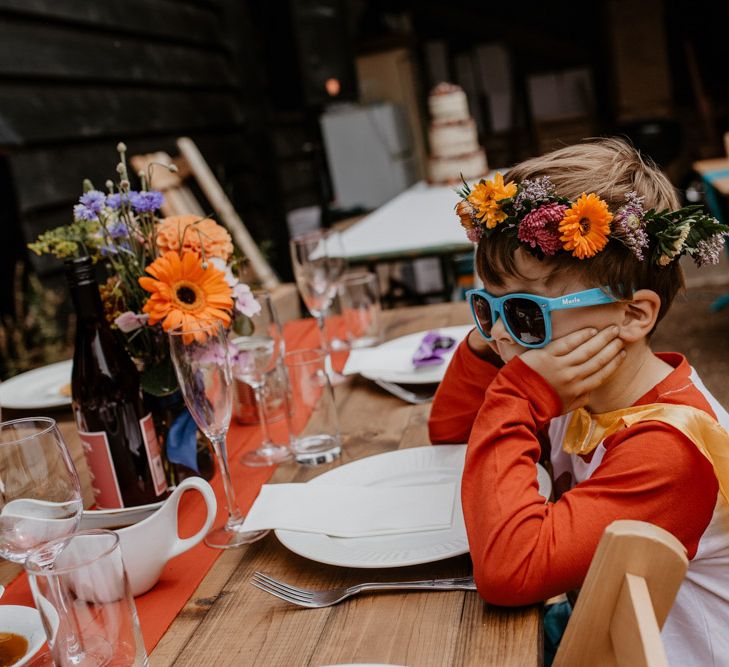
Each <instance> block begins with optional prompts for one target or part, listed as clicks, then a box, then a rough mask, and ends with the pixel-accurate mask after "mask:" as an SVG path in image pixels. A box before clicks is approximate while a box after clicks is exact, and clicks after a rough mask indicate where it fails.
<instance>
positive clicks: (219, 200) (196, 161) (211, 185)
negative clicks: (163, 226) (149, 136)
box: [129, 137, 301, 322]
mask: <svg viewBox="0 0 729 667" xmlns="http://www.w3.org/2000/svg"><path fill="white" fill-rule="evenodd" d="M177 147H178V148H179V150H180V155H178V156H175V157H171V156H169V155H168V154H167V153H165V152H162V151H159V152H156V153H147V154H145V155H134V156H132V157H131V158H130V160H129V161H130V163H131V165H132V168H133V169H134V171H135V172H136V173H139V172H140V171H144V172H145V173H146V171H147V168H148V166H149V165H150V164H151V163H155V162H158V163H162V164H165V165H166V164H174V165H175V166H176V167H177V172H176V173H173V172H170V171H169V170H167V169H164V168H163V167H160V166H157V167H154V168H153V186H154V188H155V189H156V190H159V191H161V192H162V193H163V194H164V203H163V205H162V209H161V210H162V214H163V215H165V216H170V215H186V214H192V215H199V216H201V217H202V216H204V215H207V214H209V213H210V211H205V210H203V207H202V206H201V205H200V203H199V202H198V200H197V199H196V198H195V195H194V194H193V193H192V191H191V190H190V188H188V187H187V185H186V184H185V181H186V179H188V178H190V177H193V178H194V179H195V181H196V182H197V184H198V186H199V187H200V189H201V190H202V192H203V194H204V195H205V197H206V198H207V200H208V202H209V203H210V205H211V206H212V208H213V210H214V212H215V214H216V218H217V221H218V222H219V223H221V224H222V225H223V226H225V228H226V229H227V230H228V232H229V233H230V235H231V236H232V237H233V242H234V243H235V244H236V245H237V246H238V247H239V248H240V249H241V250H242V251H243V253H244V254H245V256H246V258H247V259H248V261H249V263H250V267H251V269H252V271H253V273H254V274H255V277H256V278H257V279H258V280H259V281H260V282H261V284H262V285H263V287H264V288H265V289H267V290H268V291H269V292H271V294H272V297H273V302H274V305H275V306H276V310H277V311H278V314H279V317H280V319H281V322H287V321H289V320H292V319H297V318H299V317H301V306H300V303H299V295H298V291H297V289H296V285H294V284H293V283H282V282H281V281H280V280H279V278H278V276H277V275H276V273H275V272H274V270H273V269H272V268H271V265H270V264H269V263H268V262H267V261H266V258H265V257H264V256H263V254H262V253H261V251H260V250H259V249H258V246H257V245H256V242H255V241H254V240H253V237H252V236H251V235H250V233H249V232H248V230H247V229H246V226H245V225H244V224H243V221H242V220H241V218H240V216H239V215H238V214H237V213H236V211H235V208H234V207H233V204H232V203H231V201H230V199H228V197H227V195H226V194H225V192H224V190H223V188H222V187H221V185H220V183H219V182H218V180H217V179H216V178H215V175H214V174H213V172H212V170H211V169H210V167H209V166H208V164H207V162H206V161H205V158H204V157H203V156H202V154H201V153H200V151H199V150H198V148H197V146H196V145H195V143H194V142H193V141H192V139H189V138H188V137H180V138H179V139H178V140H177Z"/></svg>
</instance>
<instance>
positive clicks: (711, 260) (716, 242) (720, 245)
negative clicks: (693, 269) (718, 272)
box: [693, 232, 729, 266]
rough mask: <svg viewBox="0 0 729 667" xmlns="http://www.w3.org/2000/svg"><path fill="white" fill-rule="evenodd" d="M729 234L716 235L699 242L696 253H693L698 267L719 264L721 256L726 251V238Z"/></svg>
mask: <svg viewBox="0 0 729 667" xmlns="http://www.w3.org/2000/svg"><path fill="white" fill-rule="evenodd" d="M727 236H729V234H725V233H723V232H722V233H720V234H714V236H711V237H710V238H708V239H706V240H702V241H699V242H698V243H697V244H696V251H695V252H694V253H693V259H694V262H696V266H703V265H704V264H718V263H719V255H721V251H722V250H723V249H724V244H725V237H727Z"/></svg>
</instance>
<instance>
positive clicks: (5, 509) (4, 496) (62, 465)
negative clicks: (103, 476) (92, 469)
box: [0, 417, 83, 563]
mask: <svg viewBox="0 0 729 667" xmlns="http://www.w3.org/2000/svg"><path fill="white" fill-rule="evenodd" d="M0 482H1V487H0V491H1V493H0V556H2V557H3V558H7V559H8V560H10V561H13V562H15V563H22V562H24V561H25V559H26V557H27V555H28V553H29V552H30V551H31V550H32V549H34V548H36V547H37V546H39V545H41V544H44V543H46V542H49V541H50V540H53V539H54V538H59V537H65V536H66V535H70V534H71V533H73V532H74V531H75V530H76V529H77V528H78V526H79V523H80V522H81V513H82V512H83V499H82V496H81V484H80V483H79V478H78V473H77V472H76V467H75V466H74V464H73V460H72V459H71V455H70V453H69V451H68V447H67V446H66V443H65V441H64V439H63V436H62V435H61V432H60V431H59V430H58V426H57V425H56V422H55V421H54V420H53V419H50V418H48V417H29V418H25V419H15V420H13V421H8V422H4V423H2V424H0Z"/></svg>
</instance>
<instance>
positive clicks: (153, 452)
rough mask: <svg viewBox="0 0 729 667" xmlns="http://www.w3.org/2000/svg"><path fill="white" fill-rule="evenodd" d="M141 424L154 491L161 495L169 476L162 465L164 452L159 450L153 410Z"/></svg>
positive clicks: (141, 420) (165, 488)
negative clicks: (166, 475)
mask: <svg viewBox="0 0 729 667" xmlns="http://www.w3.org/2000/svg"><path fill="white" fill-rule="evenodd" d="M139 426H140V427H141V429H142V438H143V439H144V447H145V449H146V450H147V459H148V460H149V469H150V470H151V471H152V481H153V482H154V492H155V494H156V495H158V496H159V495H160V494H162V493H164V492H165V491H166V490H167V478H166V477H165V469H164V466H163V465H162V454H161V453H160V450H159V441H158V440H157V432H156V431H155V430H154V420H153V419H152V413H151V412H150V413H149V414H148V415H147V416H146V417H144V418H143V419H140V420H139Z"/></svg>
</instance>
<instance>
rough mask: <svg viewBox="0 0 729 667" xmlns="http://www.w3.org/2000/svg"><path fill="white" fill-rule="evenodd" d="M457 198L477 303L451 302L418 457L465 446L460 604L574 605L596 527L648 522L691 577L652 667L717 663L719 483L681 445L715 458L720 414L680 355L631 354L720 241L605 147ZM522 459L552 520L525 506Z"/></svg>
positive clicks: (722, 585) (645, 350) (722, 598)
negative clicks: (675, 545) (471, 248)
mask: <svg viewBox="0 0 729 667" xmlns="http://www.w3.org/2000/svg"><path fill="white" fill-rule="evenodd" d="M545 177H546V178H545ZM585 193H589V194H585ZM462 196H463V198H464V199H463V201H462V202H460V203H459V205H458V207H457V213H458V215H459V216H460V217H461V222H462V224H463V225H464V227H465V228H466V230H467V232H468V236H469V238H471V240H473V241H476V242H478V248H477V254H476V262H477V268H478V271H479V275H480V276H481V278H482V280H483V282H484V290H473V291H472V292H471V293H470V294H469V301H470V303H471V307H472V311H473V314H474V319H475V321H476V324H477V328H476V329H474V330H473V331H471V332H470V334H469V335H468V337H467V338H466V340H464V341H463V342H462V343H461V344H460V346H459V347H458V349H457V352H456V354H455V355H454V357H453V360H452V361H451V364H450V366H449V368H448V371H447V373H446V376H445V378H444V380H443V382H442V384H441V386H440V388H439V390H438V393H437V394H436V398H435V402H434V404H433V409H432V412H431V416H430V422H429V427H430V437H431V440H432V442H434V443H447V442H454V443H457V442H465V441H467V442H468V452H467V455H466V465H465V470H464V474H463V486H462V503H463V511H464V516H465V520H466V528H467V532H468V539H469V544H470V551H471V557H472V559H473V568H474V576H475V578H476V583H477V586H478V590H479V593H480V594H481V596H482V597H483V598H484V599H485V600H486V601H488V602H491V603H494V604H501V605H522V604H529V603H534V602H537V601H540V600H546V599H547V598H549V597H551V596H554V595H556V594H559V593H563V592H566V591H570V590H573V589H576V588H579V587H580V585H581V584H582V582H583V580H584V578H585V575H586V574H587V570H588V567H589V565H590V561H591V559H592V557H593V555H594V553H595V549H596V547H597V544H598V542H599V540H600V538H601V536H602V533H603V531H604V530H605V528H606V527H607V526H608V525H609V524H610V523H611V522H612V521H615V520H616V519H636V520H641V521H648V522H650V523H653V524H656V525H658V526H660V527H662V528H664V529H666V530H668V531H670V532H671V533H673V534H674V535H675V536H676V537H677V538H678V539H679V540H681V542H682V543H683V544H684V546H685V547H686V550H687V552H688V557H689V559H690V561H691V562H690V566H689V570H688V573H687V575H686V579H685V581H684V583H683V584H682V586H681V589H680V591H679V594H678V596H677V598H676V602H675V604H674V606H673V608H672V611H671V613H670V615H669V617H668V620H667V621H666V624H665V626H664V629H663V639H664V643H665V645H666V649H667V653H668V656H669V659H670V661H671V664H676V665H701V666H702V667H704V666H706V665H726V664H729V631H728V630H727V629H728V628H729V504H728V503H727V499H726V498H725V497H724V495H722V492H721V490H720V486H719V481H722V484H723V488H724V490H725V491H726V490H727V489H729V480H721V479H720V480H717V475H719V477H720V478H721V473H720V472H717V473H715V471H714V466H713V465H712V461H711V460H710V458H709V457H710V455H711V453H710V452H708V451H707V447H706V444H707V443H706V442H703V441H702V438H703V436H699V437H697V436H696V433H697V432H700V433H702V434H710V435H706V438H704V439H707V438H714V439H715V440H714V446H715V447H719V448H721V447H725V449H724V451H725V452H726V453H727V454H729V436H727V434H726V433H725V432H724V431H723V430H722V429H720V428H717V424H716V421H718V422H719V423H720V424H721V425H723V426H724V428H727V427H729V414H727V412H726V411H725V410H724V409H723V408H722V407H721V406H720V405H719V404H718V403H717V402H716V400H715V399H714V398H713V397H712V396H711V394H709V392H708V391H707V390H706V388H705V387H704V385H703V384H702V383H701V380H700V379H699V377H698V376H697V374H696V372H695V371H694V370H693V369H692V368H691V366H689V364H688V362H687V361H686V359H685V358H684V357H683V356H681V355H680V354H675V353H660V354H654V353H653V352H652V351H651V349H650V346H649V341H650V336H651V334H652V332H653V331H654V330H655V328H656V325H657V324H658V322H659V321H660V320H661V318H662V317H663V316H664V315H665V313H666V311H667V310H668V308H669V306H670V305H671V301H672V300H673V298H674V296H675V295H676V293H677V292H678V291H679V289H681V288H682V287H683V277H682V273H681V269H680V267H679V262H678V258H679V256H681V255H682V254H687V253H688V254H690V255H691V256H692V257H693V259H694V260H695V261H696V262H697V264H699V265H700V264H702V263H708V262H716V261H718V256H719V252H720V251H721V248H722V246H723V240H724V235H725V233H726V232H727V231H729V229H728V228H726V227H723V226H721V225H719V224H718V222H717V221H716V220H714V219H713V218H710V217H709V216H706V215H704V214H702V213H701V212H699V211H697V210H696V209H691V208H690V209H681V210H678V211H677V210H676V209H678V201H677V198H676V195H675V193H674V191H673V188H672V187H671V185H670V184H669V182H668V181H667V179H666V178H665V176H664V175H663V174H662V173H661V172H660V171H659V170H658V169H657V168H656V167H655V166H654V165H653V164H651V163H647V162H646V161H645V160H644V159H643V158H642V157H641V156H640V154H639V153H637V152H636V151H635V150H634V149H633V148H632V147H630V146H629V145H628V144H626V143H625V142H623V141H621V140H617V139H602V140H597V141H593V142H588V143H583V144H580V145H576V146H572V147H567V148H564V149H561V150H558V151H555V152H553V153H550V154H548V155H545V156H542V157H539V158H535V159H532V160H528V161H526V162H523V163H521V164H520V165H518V166H516V167H515V168H513V169H512V170H511V171H509V173H508V174H506V177H505V178H504V179H501V177H500V176H497V177H496V179H495V180H494V181H486V182H484V181H482V182H481V183H479V184H478V185H477V186H475V187H474V188H473V190H469V189H468V187H466V188H465V189H464V191H463V193H462ZM505 296H508V297H509V298H506V299H504V298H501V299H500V298H499V297H505ZM547 299H552V301H548V300H547ZM717 335H718V336H719V337H720V338H723V335H722V334H720V333H719V332H718V333H717ZM645 406H650V407H647V408H646V407H645ZM687 406H688V407H687ZM621 417H622V419H621ZM692 420H693V421H692ZM687 424H693V426H687ZM717 443H718V444H717ZM540 455H542V456H543V457H544V458H545V459H549V460H550V461H551V465H552V472H553V478H554V483H555V485H554V490H555V498H558V499H557V500H556V501H555V502H547V503H545V501H544V498H543V497H542V496H540V495H539V493H538V487H537V483H536V469H535V466H536V464H537V462H538V461H539V459H540Z"/></svg>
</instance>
